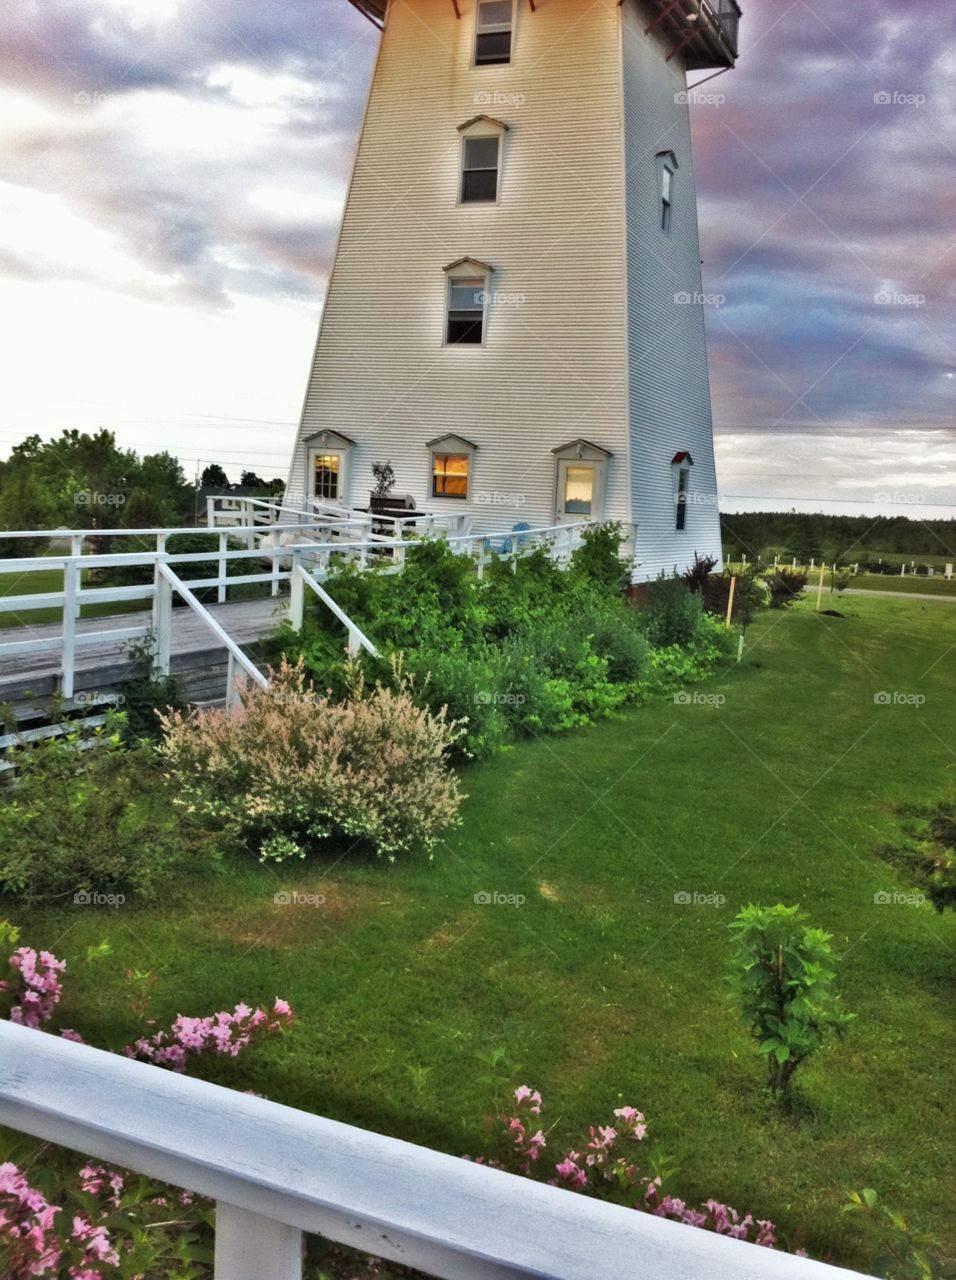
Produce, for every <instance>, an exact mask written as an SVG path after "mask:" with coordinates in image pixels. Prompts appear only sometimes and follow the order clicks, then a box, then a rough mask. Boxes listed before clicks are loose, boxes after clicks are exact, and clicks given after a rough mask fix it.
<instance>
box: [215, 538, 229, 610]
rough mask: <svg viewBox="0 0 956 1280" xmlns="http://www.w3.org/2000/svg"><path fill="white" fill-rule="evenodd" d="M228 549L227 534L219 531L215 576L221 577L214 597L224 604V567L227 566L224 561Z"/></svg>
mask: <svg viewBox="0 0 956 1280" xmlns="http://www.w3.org/2000/svg"><path fill="white" fill-rule="evenodd" d="M228 550H229V535H228V534H226V533H221V534H220V535H219V573H218V574H217V577H218V578H220V579H222V581H220V583H219V586H218V587H217V588H216V599H217V600H218V601H219V603H220V604H224V603H225V600H226V583H225V577H226V569H227V567H228V565H227V561H226V552H227V551H228Z"/></svg>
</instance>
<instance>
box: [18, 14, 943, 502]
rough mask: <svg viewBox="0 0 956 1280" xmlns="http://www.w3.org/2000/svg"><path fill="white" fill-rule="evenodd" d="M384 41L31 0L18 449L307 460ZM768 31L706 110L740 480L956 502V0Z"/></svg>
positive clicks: (707, 91)
mask: <svg viewBox="0 0 956 1280" xmlns="http://www.w3.org/2000/svg"><path fill="white" fill-rule="evenodd" d="M589 2H590V0H581V3H582V4H587V3H589ZM377 38H378V37H377V34H376V32H375V30H374V29H373V28H372V27H371V26H370V25H369V24H368V23H367V22H366V21H365V20H364V19H363V18H362V17H361V16H360V15H359V14H357V13H356V12H355V11H354V10H353V9H352V8H351V6H350V5H348V4H347V3H346V2H345V0H273V2H272V3H267V2H266V0H5V3H4V6H3V8H2V9H0V80H2V89H0V115H2V128H0V324H2V326H3V335H4V337H3V344H2V347H0V361H2V365H0V368H2V379H0V406H2V419H0V450H2V451H3V452H6V451H7V450H8V449H9V447H10V446H11V445H12V444H14V443H16V442H17V441H18V440H21V439H22V438H23V437H24V436H25V435H27V434H29V433H30V432H40V433H41V434H43V435H50V434H54V433H58V432H59V430H60V429H61V428H62V427H65V426H77V427H81V428H86V429H90V428H94V427H97V426H108V427H111V428H113V429H114V430H115V431H116V433H117V436H118V437H119V439H120V440H121V441H122V442H123V443H124V444H128V445H130V446H132V447H135V448H136V449H138V450H140V451H145V452H150V451H155V450H157V449H161V448H166V449H170V450H172V451H173V452H175V453H177V454H179V456H180V457H181V458H182V459H183V462H184V465H185V466H186V469H187V472H189V473H190V474H191V473H193V472H194V471H195V470H196V468H197V466H198V465H201V464H205V463H207V462H210V461H219V462H221V463H223V464H224V465H225V466H226V468H227V470H229V471H230V473H232V474H233V475H238V471H239V470H240V469H241V468H243V467H246V466H250V467H253V468H255V469H256V470H258V471H260V472H263V473H266V474H268V475H282V474H284V473H285V469H286V465H287V460H288V454H289V449H290V447H291V443H292V439H293V437H294V433H295V423H296V419H297V415H298V411H299V407H300V402H301V396H302V392H303V388H304V384H305V378H306V374H307V371H308V364H309V359H310V355H311V349H312V344H313V342H314V338H315V328H316V324H317V320H318V316H319V314H320V309H321V303H322V295H323V291H324V288H325V284H326V280H327V274H328V269H329V263H330V258H331V255H332V251H333V247H334V241H335V235H336V231H337V226H338V220H339V216H340V211H341V205H342V201H343V198H344V193H345V185H346V182H347V180H348V174H349V170H350V166H351V161H352V155H353V152H354V148H355V143H356V139H357V134H358V127H359V121H360V114H361V109H362V105H363V102H364V98H365V93H366V89H367V86H368V81H369V77H370V74H371V66H372V58H373V55H374V51H375V46H376V41H377ZM742 54H743V56H742V59H741V62H740V65H739V67H738V69H737V70H736V71H734V72H732V73H729V74H726V75H723V76H721V77H720V78H718V79H716V80H713V81H711V82H710V83H709V84H708V85H706V86H705V87H704V88H702V89H701V90H700V91H699V101H698V102H697V103H696V104H695V105H694V106H693V107H692V117H693V121H694V130H695V144H696V161H697V178H698V189H699V195H700V215H701V232H702V250H703V256H704V271H705V292H706V293H707V294H710V295H712V298H713V302H712V304H711V305H709V306H708V327H709V334H710V353H711V377H712V381H713V389H714V411H715V422H716V430H717V446H718V464H719V474H720V481H721V489H722V494H723V502H724V505H725V507H726V508H727V509H729V510H733V509H754V508H758V509H771V508H781V507H783V508H786V507H790V506H796V507H798V509H817V510H827V511H837V510H845V511H851V512H876V511H885V512H899V513H903V514H912V515H914V516H917V517H918V516H921V515H928V514H933V515H943V516H954V515H956V505H949V504H956V433H954V419H956V414H954V410H956V305H954V304H956V222H954V218H953V210H954V208H956V6H954V5H953V4H952V0H919V3H918V4H917V3H914V2H912V0H911V3H909V4H905V5H903V4H900V3H899V0H841V3H840V4H839V5H832V4H828V3H825V2H824V0H811V2H810V3H807V2H806V0H793V3H788V0H749V3H745V18H744V23H743V26H742Z"/></svg>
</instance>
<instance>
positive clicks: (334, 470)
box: [313, 453, 342, 502]
mask: <svg viewBox="0 0 956 1280" xmlns="http://www.w3.org/2000/svg"><path fill="white" fill-rule="evenodd" d="M341 466H342V459H341V458H340V457H339V455H338V454H337V453H319V454H316V457H315V471H314V479H313V490H314V496H315V497H316V498H321V499H324V500H325V501H326V502H337V501H338V498H339V474H340V472H341Z"/></svg>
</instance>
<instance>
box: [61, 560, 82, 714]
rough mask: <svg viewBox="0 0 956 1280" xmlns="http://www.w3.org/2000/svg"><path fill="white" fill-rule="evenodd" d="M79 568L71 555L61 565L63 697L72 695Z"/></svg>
mask: <svg viewBox="0 0 956 1280" xmlns="http://www.w3.org/2000/svg"><path fill="white" fill-rule="evenodd" d="M79 580H80V570H79V566H78V564H77V561H76V559H74V558H73V557H71V558H70V559H69V560H67V562H66V563H65V564H64V566H63V665H62V668H61V670H62V676H61V680H60V692H61V693H62V694H63V696H64V698H72V697H73V680H74V666H75V662H76V618H77V614H78V613H79V611H80V610H79V605H78V603H77V599H78V596H79Z"/></svg>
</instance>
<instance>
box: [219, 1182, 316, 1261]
mask: <svg viewBox="0 0 956 1280" xmlns="http://www.w3.org/2000/svg"><path fill="white" fill-rule="evenodd" d="M266 1277H268V1280H302V1232H301V1231H297V1230H296V1229H295V1227H286V1226H284V1225H283V1224H282V1223H281V1222H273V1221H272V1220H271V1219H270V1218H261V1217H260V1216H259V1215H258V1214H257V1213H249V1212H248V1211H247V1210H245V1209H236V1208H234V1207H233V1206H232V1205H231V1204H224V1203H223V1202H222V1201H221V1200H220V1201H219V1202H218V1203H217V1205H216V1267H215V1280H266Z"/></svg>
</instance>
